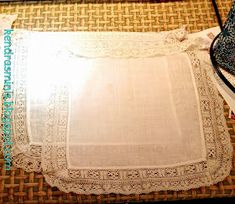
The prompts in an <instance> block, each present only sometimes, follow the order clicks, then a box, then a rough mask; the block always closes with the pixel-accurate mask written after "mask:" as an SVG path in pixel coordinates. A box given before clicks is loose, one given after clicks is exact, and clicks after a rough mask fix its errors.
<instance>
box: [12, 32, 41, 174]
mask: <svg viewBox="0 0 235 204" xmlns="http://www.w3.org/2000/svg"><path fill="white" fill-rule="evenodd" d="M29 35H30V34H29V33H27V32H26V33H24V31H22V32H20V31H17V32H16V33H14V37H13V42H12V45H13V49H14V55H13V76H14V86H13V97H14V110H13V121H12V122H13V141H14V148H13V153H12V156H13V165H15V166H17V167H19V168H24V169H25V170H26V171H37V172H40V171H41V146H37V145H32V144H30V141H29V135H28V132H27V122H26V121H27V120H26V117H27V115H26V92H27V89H26V83H27V81H26V63H27V53H28V45H27V43H28V39H29Z"/></svg>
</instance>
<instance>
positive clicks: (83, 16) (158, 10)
mask: <svg viewBox="0 0 235 204" xmlns="http://www.w3.org/2000/svg"><path fill="white" fill-rule="evenodd" d="M217 2H218V6H219V9H220V12H221V15H222V18H223V19H225V18H226V15H227V12H228V11H229V9H230V6H231V4H232V0H217ZM0 13H8V14H18V18H17V20H16V21H15V23H14V26H13V27H14V28H23V29H28V30H37V31H126V32H130V31H131V32H132V31H140V32H146V31H155V32H157V31H163V30H171V29H175V28H178V27H179V26H181V25H187V29H188V30H189V31H190V32H196V31H200V30H203V29H206V28H209V27H213V26H217V25H218V24H217V21H216V16H215V14H214V11H213V7H212V4H211V0H179V1H175V0H172V1H154V2H153V1H144V0H143V1H136V0H129V1H122V0H120V1H117V0H114V1H110V0H102V1H92V0H87V1H73V0H71V1H63V0H57V1H35V2H33V1H24V2H10V3H0ZM224 108H225V117H226V118H227V117H228V111H229V108H228V106H227V105H226V104H225V105H224ZM227 125H228V128H229V132H230V135H231V141H232V144H233V147H234V149H235V121H234V120H230V119H227ZM3 164H4V160H3V157H2V156H1V157H0V203H77V202H79V203H111V202H119V203H122V202H128V201H159V200H182V199H196V198H212V197H235V154H234V157H233V169H232V171H231V174H230V175H229V176H228V177H227V178H226V179H225V180H224V181H223V182H220V183H218V184H216V185H213V186H209V187H201V188H198V189H192V190H189V191H177V192H176V191H160V192H153V193H150V194H141V195H117V194H109V195H99V196H95V195H76V194H74V193H68V194H66V193H63V192H61V191H59V190H58V189H57V188H54V187H50V186H49V185H48V184H47V183H46V182H45V180H44V178H43V176H42V174H38V173H34V172H32V173H27V172H25V171H24V170H22V169H18V168H14V167H13V168H12V170H11V171H6V170H5V168H4V166H3Z"/></svg>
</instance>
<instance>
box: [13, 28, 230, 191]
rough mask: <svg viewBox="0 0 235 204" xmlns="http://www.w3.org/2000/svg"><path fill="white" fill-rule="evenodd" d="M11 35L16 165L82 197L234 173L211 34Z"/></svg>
mask: <svg viewBox="0 0 235 204" xmlns="http://www.w3.org/2000/svg"><path fill="white" fill-rule="evenodd" d="M14 35H15V37H14V39H15V40H14V42H13V43H12V45H13V47H14V53H15V54H14V57H15V58H14V66H13V73H14V99H15V106H14V121H13V124H14V135H13V138H14V152H13V155H14V165H16V166H18V167H21V168H24V169H25V170H26V171H42V172H43V174H44V176H45V179H46V181H47V182H48V183H49V184H50V185H52V186H57V187H58V188H59V189H61V190H63V191H65V192H70V191H73V192H76V193H80V194H91V193H94V194H103V193H123V194H130V193H149V192H151V191H157V190H186V189H189V188H196V187H199V186H205V185H211V184H213V183H216V182H218V181H221V180H223V179H224V178H225V177H226V176H227V175H228V174H229V172H230V169H231V160H232V147H231V144H230V140H229V134H228V130H227V128H226V123H225V118H224V115H223V100H222V99H221V98H220V97H219V95H218V92H217V90H216V87H215V86H214V85H213V83H212V81H211V79H210V78H209V75H208V74H207V72H208V70H210V69H211V67H210V65H209V58H208V54H207V49H208V47H209V45H210V40H209V38H207V37H206V34H205V33H200V34H194V35H188V34H187V32H186V31H185V29H184V28H182V29H178V30H174V31H170V32H161V33H102V32H101V33H86V32H85V33H47V32H45V33H37V32H25V31H16V32H15V34H14Z"/></svg>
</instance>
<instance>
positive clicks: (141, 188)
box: [43, 51, 232, 194]
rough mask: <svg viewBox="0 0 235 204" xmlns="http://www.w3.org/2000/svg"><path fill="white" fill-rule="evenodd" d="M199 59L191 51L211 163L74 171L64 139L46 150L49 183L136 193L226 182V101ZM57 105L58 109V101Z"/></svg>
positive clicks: (229, 156)
mask: <svg viewBox="0 0 235 204" xmlns="http://www.w3.org/2000/svg"><path fill="white" fill-rule="evenodd" d="M204 54H205V51H204ZM199 55H200V53H199V54H198V53H197V52H192V51H190V52H188V56H189V57H190V59H191V62H192V67H193V74H194V78H195V82H196V85H197V91H198V95H199V100H200V110H201V116H202V123H203V132H204V137H205V142H206V153H207V154H206V159H205V161H201V162H197V163H191V164H186V165H181V166H176V167H171V168H138V169H131V168H129V169H69V168H68V166H67V163H66V141H64V142H62V141H60V145H64V146H58V147H57V150H56V149H55V148H54V147H55V146H54V147H53V148H51V147H50V145H47V144H44V145H45V146H44V147H46V146H48V148H45V150H46V151H45V153H46V154H47V157H45V158H46V161H47V167H46V166H45V168H47V171H46V172H44V174H45V178H46V180H47V182H48V183H49V184H50V185H52V186H57V187H58V188H60V189H61V190H63V191H65V192H70V191H73V192H76V193H81V194H90V193H94V194H100V193H122V194H130V193H149V192H151V191H159V190H187V189H191V188H197V187H200V186H205V185H206V186H207V185H211V184H214V183H216V182H219V181H221V180H223V179H224V178H225V177H226V176H227V175H228V174H229V172H230V170H231V167H232V166H231V161H232V146H231V144H230V140H229V134H228V131H227V129H226V122H225V118H224V115H223V100H222V98H220V97H219V95H218V92H217V90H216V89H215V87H214V85H213V83H212V81H211V80H210V78H209V77H208V76H207V73H206V69H204V68H203V66H202V62H200V60H199ZM60 94H61V93H57V94H55V95H60ZM57 97H58V96H57ZM65 104H66V102H65ZM65 104H63V105H65ZM51 105H52V104H51ZM53 106H54V109H53V110H54V111H55V107H56V103H54V105H52V107H53ZM55 115H59V113H56V114H55ZM49 120H50V122H51V121H54V123H55V122H56V121H58V120H57V119H55V118H51V117H50V119H49ZM57 125H58V123H57ZM51 127H52V126H51ZM66 127H67V123H66V122H65V123H63V124H62V125H61V127H60V128H61V129H66ZM50 129H51V128H49V129H48V134H47V135H46V137H47V138H46V141H52V140H53V137H54V136H53V131H52V129H51V130H50ZM64 133H65V132H64ZM65 134H66V133H65ZM54 144H56V142H54ZM58 152H60V153H59V155H58ZM53 154H54V155H53ZM50 156H51V157H50ZM55 156H57V158H56V159H55ZM48 161H51V162H50V163H49V162H48ZM48 166H50V167H49V168H48ZM58 167H60V171H58ZM43 168H44V167H43Z"/></svg>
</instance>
